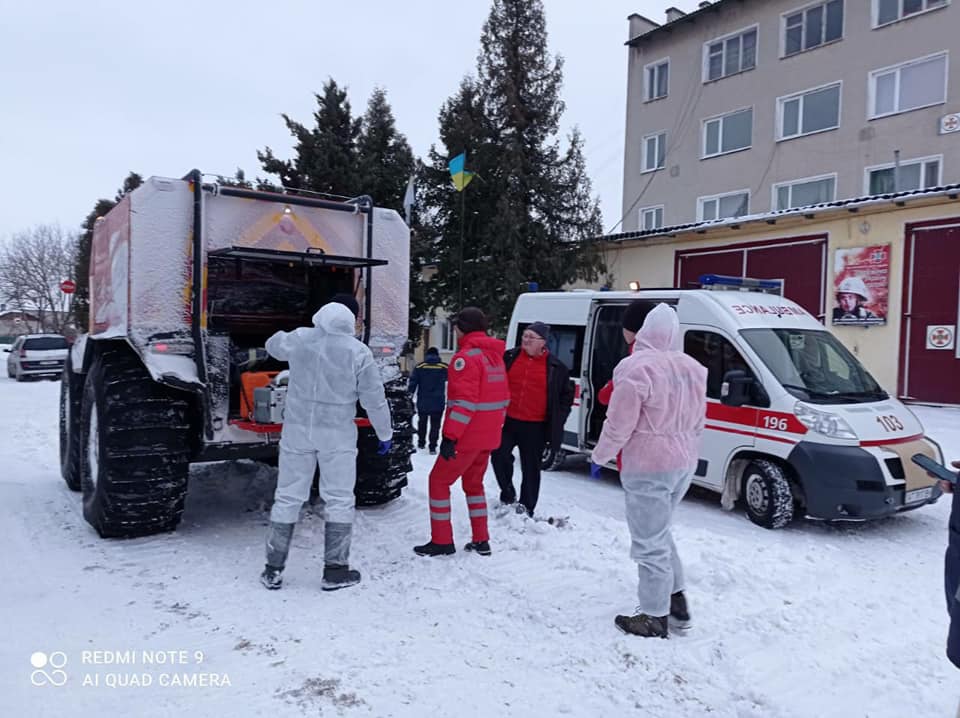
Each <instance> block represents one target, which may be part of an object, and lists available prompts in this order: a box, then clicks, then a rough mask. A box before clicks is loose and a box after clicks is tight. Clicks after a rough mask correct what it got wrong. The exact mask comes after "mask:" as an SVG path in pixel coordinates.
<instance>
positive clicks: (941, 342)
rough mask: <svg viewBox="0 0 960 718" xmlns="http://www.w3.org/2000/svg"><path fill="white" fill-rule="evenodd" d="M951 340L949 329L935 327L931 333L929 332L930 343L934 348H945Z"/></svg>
mask: <svg viewBox="0 0 960 718" xmlns="http://www.w3.org/2000/svg"><path fill="white" fill-rule="evenodd" d="M950 339H952V336H951V333H950V330H949V329H944V328H943V327H937V328H936V329H934V330H933V331H932V332H930V343H931V344H933V346H935V347H945V346H947V344H949V343H950Z"/></svg>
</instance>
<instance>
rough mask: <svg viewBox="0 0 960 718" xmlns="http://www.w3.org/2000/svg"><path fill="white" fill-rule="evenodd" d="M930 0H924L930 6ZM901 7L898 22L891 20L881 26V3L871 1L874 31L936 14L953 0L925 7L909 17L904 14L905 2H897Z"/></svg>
mask: <svg viewBox="0 0 960 718" xmlns="http://www.w3.org/2000/svg"><path fill="white" fill-rule="evenodd" d="M929 1H930V0H923V2H924V3H925V4H929ZM897 2H898V3H899V6H900V11H899V12H898V13H897V19H896V20H889V21H888V22H885V23H883V24H882V25H881V24H880V1H879V0H870V24H871V25H872V26H873V29H874V30H877V29H879V28H881V27H889V26H890V25H894V24H896V23H898V22H903V21H904V20H911V19H913V18H915V17H920V16H921V15H926V14H927V13H928V12H935V11H937V10H942V9H943V8H945V7H948V6H949V5H950V2H951V0H946V2H944V3H941V4H939V5H934V6H933V7H925V8H924V9H923V10H920V11H919V12H912V13H910V14H909V15H904V14H903V0H897Z"/></svg>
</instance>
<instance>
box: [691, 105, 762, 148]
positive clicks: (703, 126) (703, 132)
mask: <svg viewBox="0 0 960 718" xmlns="http://www.w3.org/2000/svg"><path fill="white" fill-rule="evenodd" d="M747 110H750V111H751V112H752V113H753V115H752V116H751V117H750V144H748V145H747V146H746V147H737V148H736V149H734V150H723V149H720V146H721V145H723V121H724V120H725V119H726V118H727V117H730V116H731V115H736V114H739V113H741V112H746V111H747ZM755 115H756V110H755V108H754V107H753V105H750V106H748V107H740V108H738V109H736V110H731V111H730V112H724V113H722V114H720V115H714V116H713V117H707V118H705V119H703V120H701V122H700V159H702V160H706V159H710V158H711V157H720V156H722V155H732V154H733V153H734V152H743V151H744V150H749V149H752V148H753V118H754V116H755ZM717 120H720V134H719V136H718V137H719V142H718V149H719V150H720V151H719V152H714V153H713V154H707V125H708V124H709V123H711V122H716V121H717Z"/></svg>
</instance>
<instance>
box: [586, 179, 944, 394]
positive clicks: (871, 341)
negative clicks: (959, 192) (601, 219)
mask: <svg viewBox="0 0 960 718" xmlns="http://www.w3.org/2000/svg"><path fill="white" fill-rule="evenodd" d="M957 216H960V202H957V201H953V200H948V199H946V198H944V199H943V200H942V201H941V202H940V203H938V204H928V205H925V206H923V207H903V208H896V207H891V208H889V209H888V208H887V207H883V208H881V209H878V208H866V209H861V211H859V212H856V213H851V212H844V214H843V215H841V216H834V217H830V218H827V219H823V220H819V219H817V218H814V219H812V220H803V221H801V222H795V223H793V224H791V225H790V226H785V227H782V228H779V227H777V228H774V227H769V226H763V228H762V229H761V228H759V227H758V228H756V229H755V228H754V227H752V226H750V225H747V226H744V227H742V228H741V229H739V230H735V231H734V230H729V229H718V230H714V231H712V232H710V234H714V235H715V236H713V237H711V236H710V235H709V234H708V235H706V236H704V235H699V234H696V233H695V232H687V233H683V234H678V235H677V236H676V237H675V238H665V239H659V238H654V239H649V240H645V241H634V242H633V243H632V244H631V243H630V242H629V240H628V241H627V242H624V243H623V244H621V245H619V246H609V247H607V248H606V249H605V258H606V262H607V268H608V271H609V272H610V274H611V275H612V277H613V285H612V287H611V288H612V289H616V290H628V289H629V286H628V283H629V282H631V281H637V282H639V283H640V287H641V288H654V287H671V286H674V271H675V257H676V252H677V251H679V250H684V251H686V250H690V249H701V248H703V249H706V248H710V249H721V248H724V247H726V246H729V245H736V244H743V243H745V242H757V241H771V240H783V241H788V240H790V239H792V238H795V237H809V236H811V235H818V234H825V235H826V236H827V242H828V245H827V249H828V251H827V257H826V263H827V267H826V276H827V281H826V293H827V296H826V298H825V299H826V301H825V306H826V317H827V327H828V328H829V329H830V330H831V331H832V332H833V333H834V334H835V335H836V337H837V338H838V339H840V341H842V342H843V343H844V345H846V347H847V348H848V349H850V351H852V352H853V353H854V354H855V355H856V356H857V357H859V359H860V361H862V362H863V364H864V365H865V366H866V367H867V369H869V370H870V372H871V373H872V374H873V375H874V377H875V378H876V379H877V381H879V382H880V383H881V384H882V385H883V387H884V388H885V389H886V390H887V391H889V392H890V393H891V394H893V395H896V393H897V375H898V370H899V362H900V354H899V347H900V330H901V320H902V317H903V306H902V304H903V272H904V257H903V250H904V235H905V231H906V225H907V224H910V223H914V222H924V221H929V220H936V219H946V218H951V217H957ZM883 244H889V245H890V276H889V304H888V313H887V323H886V324H885V325H883V326H874V327H860V326H849V327H841V326H837V327H835V326H831V325H830V321H829V318H830V316H831V315H832V313H833V308H834V306H836V298H835V296H834V292H833V287H834V257H835V250H837V249H843V248H852V247H865V246H869V245H883Z"/></svg>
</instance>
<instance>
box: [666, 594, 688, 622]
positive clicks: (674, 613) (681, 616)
mask: <svg viewBox="0 0 960 718" xmlns="http://www.w3.org/2000/svg"><path fill="white" fill-rule="evenodd" d="M670 625H671V626H672V627H673V628H675V629H677V630H678V631H685V630H687V629H688V628H690V625H691V624H690V611H689V610H688V608H687V597H686V596H684V595H683V591H677V592H676V593H674V594H672V595H671V596H670Z"/></svg>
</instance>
